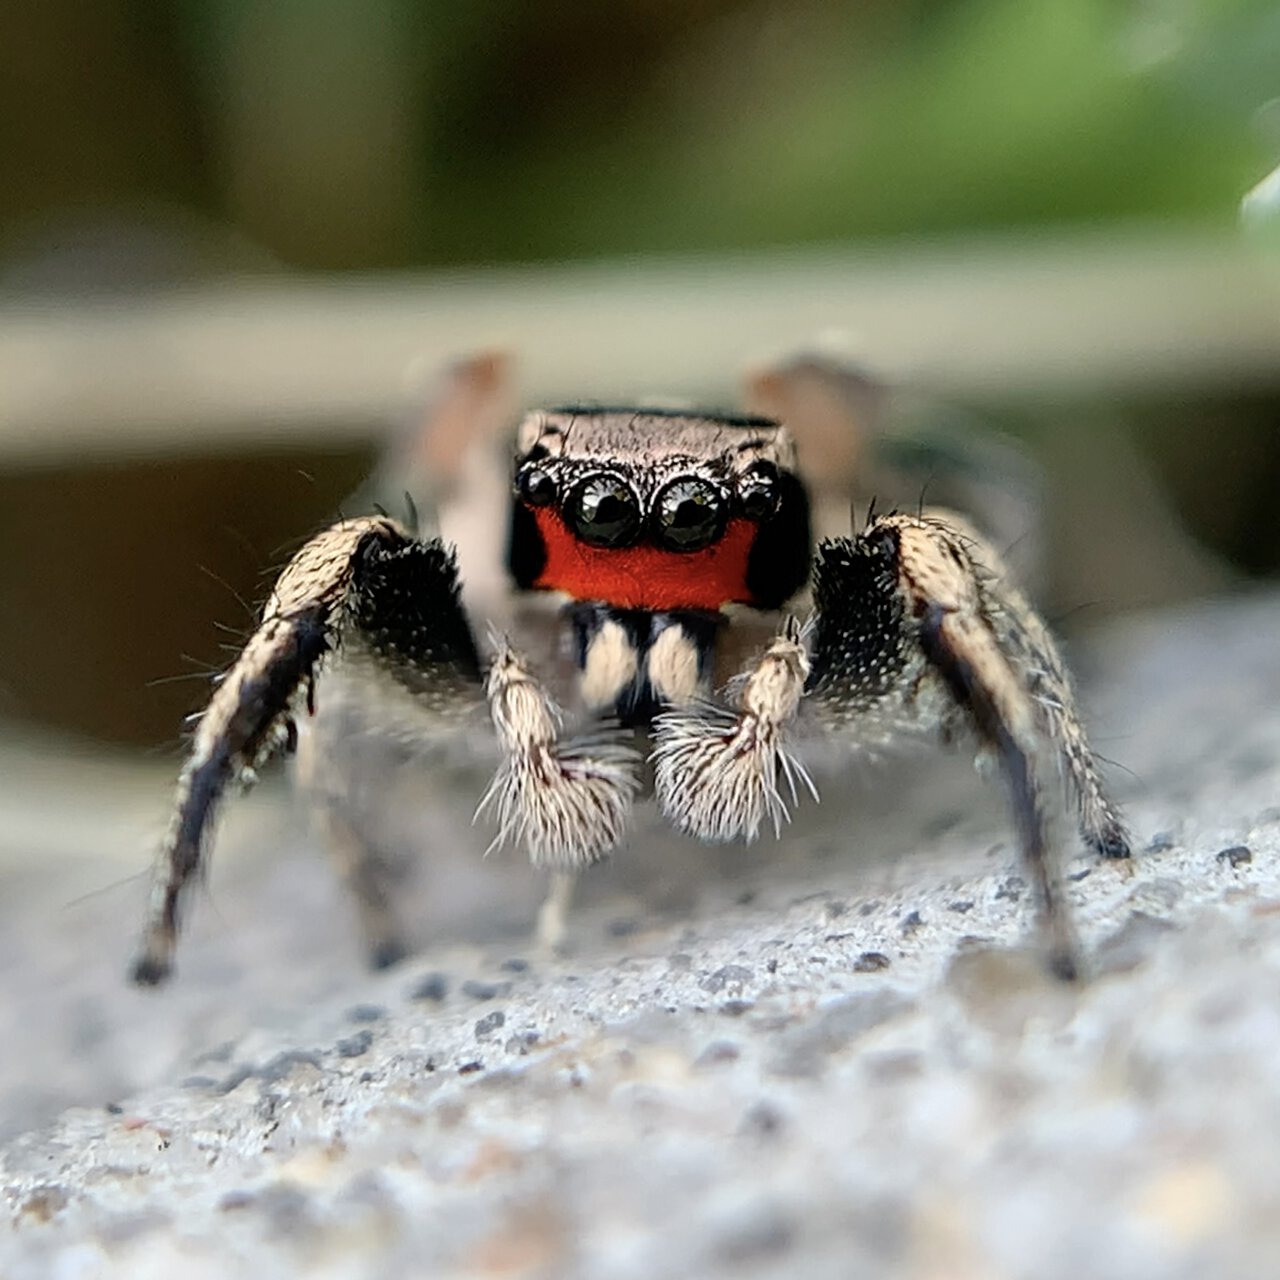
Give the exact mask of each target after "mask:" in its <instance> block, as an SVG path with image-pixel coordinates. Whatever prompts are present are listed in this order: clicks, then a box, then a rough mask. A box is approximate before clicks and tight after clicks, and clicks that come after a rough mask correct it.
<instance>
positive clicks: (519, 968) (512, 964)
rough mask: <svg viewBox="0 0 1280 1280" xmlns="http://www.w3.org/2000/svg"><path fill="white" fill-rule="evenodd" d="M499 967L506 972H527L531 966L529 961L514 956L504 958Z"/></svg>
mask: <svg viewBox="0 0 1280 1280" xmlns="http://www.w3.org/2000/svg"><path fill="white" fill-rule="evenodd" d="M498 968H499V969H501V970H503V971H504V972H505V973H525V972H526V971H527V970H528V968H529V962H528V961H527V960H522V959H520V957H519V956H512V957H511V958H510V959H509V960H504V961H503V962H502V963H501V964H500V965H499V966H498Z"/></svg>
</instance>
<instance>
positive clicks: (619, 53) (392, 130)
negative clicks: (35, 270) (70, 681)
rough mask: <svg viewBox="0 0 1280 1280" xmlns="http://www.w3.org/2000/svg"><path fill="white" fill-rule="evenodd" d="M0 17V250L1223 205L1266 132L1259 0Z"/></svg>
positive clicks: (503, 244) (523, 242) (332, 242)
mask: <svg viewBox="0 0 1280 1280" xmlns="http://www.w3.org/2000/svg"><path fill="white" fill-rule="evenodd" d="M4 26H5V41H4V43H5V46H6V56H5V57H4V58H3V59H0V152H2V153H3V156H4V167H5V175H6V181H5V183H4V184H3V185H2V186H0V230H3V232H5V233H7V239H8V240H9V242H10V249H11V251H13V250H14V249H15V248H16V249H17V250H18V251H19V255H20V256H23V251H24V250H25V252H26V254H31V253H37V254H38V253H40V252H41V251H42V250H47V249H50V248H57V249H65V246H66V242H67V241H68V240H69V239H70V240H74V235H75V229H76V227H77V226H78V225H80V226H83V225H85V224H84V223H81V222H80V219H83V218H85V217H86V216H87V215H88V214H90V213H92V214H93V215H94V217H95V219H96V221H95V223H94V225H95V226H96V227H98V228H99V229H100V228H101V226H102V225H103V224H102V221H101V211H102V210H103V209H104V208H106V209H113V210H114V211H115V212H116V214H117V217H118V218H119V219H120V221H121V224H122V225H128V226H129V227H130V228H132V229H133V232H134V234H135V235H136V233H137V229H138V228H139V227H147V226H150V227H152V228H153V235H152V239H151V240H150V241H149V242H146V243H143V244H141V245H140V246H135V247H136V249H137V252H138V253H139V255H140V257H142V258H143V259H144V260H147V261H149V262H150V263H151V265H152V269H153V270H154V271H155V272H157V273H158V274H161V275H164V274H167V273H168V271H169V269H170V268H173V269H178V267H179V265H180V264H177V263H170V262H168V261H167V259H166V257H165V250H164V245H165V243H166V237H168V238H170V239H171V240H172V241H176V242H178V243H180V244H181V245H182V254H183V255H185V257H186V259H187V260H188V265H189V266H193V267H195V268H203V267H206V266H213V267H215V268H216V267H217V266H218V265H222V264H223V263H227V264H231V265H237V266H241V267H244V266H250V267H251V266H254V265H257V264H263V263H265V262H267V261H269V260H270V259H275V260H277V261H282V262H285V263H288V264H291V265H303V266H313V267H331V268H342V267H363V266H371V265H385V266H404V265H413V264H447V263H464V262H465V263H471V262H478V261H490V260H496V259H516V260H523V259H539V258H557V257H578V256H590V255H597V254H617V253H627V252H635V251H643V250H649V249H663V250H672V249H702V248H720V247H750V246H757V245H764V244H776V243H780V242H797V241H811V240H843V239H848V238H850V237H856V236H866V235H894V234H903V233H921V232H941V231H945V230H954V229H965V230H974V229H989V228H1005V227H1010V226H1017V225H1026V224H1044V223H1060V222H1066V221H1081V220H1088V221H1097V220H1104V219H1106V220H1110V219H1116V218H1129V217H1138V216H1145V217H1150V216H1168V217H1176V218H1180V219H1202V220H1203V219H1216V220H1222V221H1226V220H1228V219H1231V218H1232V217H1234V216H1235V213H1236V209H1237V207H1238V203H1239V200H1240V197H1241V196H1242V195H1243V193H1244V192H1245V191H1246V190H1247V189H1248V188H1249V187H1250V186H1252V185H1253V183H1254V182H1256V181H1257V180H1258V179H1259V178H1260V177H1261V176H1262V174H1263V173H1265V172H1266V171H1267V170H1268V169H1269V168H1270V167H1271V166H1272V164H1273V163H1274V162H1275V160H1276V159H1277V158H1280V118H1278V117H1277V114H1276V112H1275V111H1274V109H1273V110H1270V111H1268V110H1264V107H1265V105H1266V103H1267V100H1268V99H1269V98H1270V97H1272V96H1273V95H1274V94H1275V93H1276V92H1277V87H1276V81H1275V71H1276V68H1277V66H1280V8H1277V6H1276V5H1275V4H1274V3H1270V2H1269V0H1261V2H1260V0H1135V2H1131V3H1114V2H1113V0H1052V2H1051V3H1028V0H951V2H945V3H944V2H940V0H899V2H898V3H891V2H890V0H869V2H868V3H864V4H858V5H847V4H835V3H821V2H819V0H809V2H808V3H805V2H804V0H691V2H689V3H681V4H673V3H670V0H666V2H659V0H618V2H617V3H614V4H608V5H602V4H599V3H596V2H595V0H562V2H561V3H557V4H554V5H552V4H542V5H528V4H518V3H514V0H469V2H468V3H466V4H422V3H419V2H418V0H270V2H268V0H184V2H183V3H180V4H178V5H176V6H170V7H165V6H162V5H157V4H155V3H153V0H95V2H94V3H93V4H91V5H84V4H83V3H81V0H43V2H42V3H41V4H39V5H29V6H25V8H24V9H23V11H21V12H16V11H14V10H13V9H11V10H10V12H9V13H8V14H7V16H6V18H5V22H4ZM1268 122H1269V123H1268ZM58 214H60V215H61V221H59V220H58V219H57V218H56V217H55V216H54V215H58ZM193 216H194V218H195V219H196V220H195V221H194V222H193V221H192V219H193ZM202 226H203V228H204V229H203V230H200V228H201V227H202ZM51 228H57V230H51ZM209 228H217V229H218V230H217V231H216V232H214V231H211V230H210V229H209ZM98 233H99V234H100V230H99V232H98Z"/></svg>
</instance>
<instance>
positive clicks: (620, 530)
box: [565, 475, 640, 547]
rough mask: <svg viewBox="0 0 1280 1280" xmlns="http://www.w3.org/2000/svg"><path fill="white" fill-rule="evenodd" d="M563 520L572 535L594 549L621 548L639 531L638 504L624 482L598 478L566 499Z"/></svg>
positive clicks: (584, 483)
mask: <svg viewBox="0 0 1280 1280" xmlns="http://www.w3.org/2000/svg"><path fill="white" fill-rule="evenodd" d="M565 516H566V518H567V519H568V522H569V524H570V526H571V527H572V529H573V531H574V533H576V534H577V535H578V537H579V538H581V539H582V541H583V542H585V543H587V544H589V545H590V546H593V547H621V546H625V545H626V544H627V543H630V542H634V541H635V537H636V534H637V533H638V532H639V530H640V502H639V500H638V499H637V498H636V495H635V494H634V493H633V492H632V491H631V488H630V486H629V485H628V484H627V483H626V481H624V480H622V479H620V478H619V477H617V476H611V475H597V476H591V477H589V478H588V479H586V480H584V481H582V483H581V484H579V485H578V486H577V487H576V488H575V489H574V490H573V492H572V493H571V494H570V495H569V501H568V503H567V504H566V505H565Z"/></svg>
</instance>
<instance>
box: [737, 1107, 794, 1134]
mask: <svg viewBox="0 0 1280 1280" xmlns="http://www.w3.org/2000/svg"><path fill="white" fill-rule="evenodd" d="M784 1123H785V1117H784V1116H783V1114H782V1112H781V1111H779V1110H778V1108H777V1106H776V1105H775V1104H774V1103H772V1102H770V1101H769V1100H768V1099H761V1100H760V1101H759V1102H754V1103H752V1104H751V1106H750V1107H748V1108H747V1110H746V1113H745V1114H744V1115H743V1117H742V1126H741V1132H742V1133H743V1134H745V1135H747V1136H748V1137H757V1138H772V1137H776V1136H777V1135H778V1134H779V1133H781V1132H782V1127H783V1124H784Z"/></svg>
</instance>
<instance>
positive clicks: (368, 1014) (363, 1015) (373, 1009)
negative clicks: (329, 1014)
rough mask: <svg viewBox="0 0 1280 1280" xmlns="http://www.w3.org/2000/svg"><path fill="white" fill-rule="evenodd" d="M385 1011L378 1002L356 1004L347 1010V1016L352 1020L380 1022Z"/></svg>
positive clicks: (385, 1013) (384, 1015)
mask: <svg viewBox="0 0 1280 1280" xmlns="http://www.w3.org/2000/svg"><path fill="white" fill-rule="evenodd" d="M386 1016H387V1011H386V1010H385V1009H384V1008H383V1007H382V1006H381V1005H380V1004H357V1005H352V1006H351V1008H350V1009H348V1010H347V1018H348V1019H349V1020H350V1021H352V1022H381V1021H382V1019H383V1018H385V1017H386Z"/></svg>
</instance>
